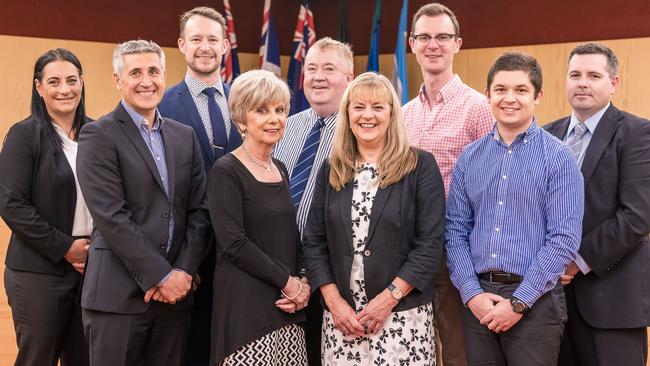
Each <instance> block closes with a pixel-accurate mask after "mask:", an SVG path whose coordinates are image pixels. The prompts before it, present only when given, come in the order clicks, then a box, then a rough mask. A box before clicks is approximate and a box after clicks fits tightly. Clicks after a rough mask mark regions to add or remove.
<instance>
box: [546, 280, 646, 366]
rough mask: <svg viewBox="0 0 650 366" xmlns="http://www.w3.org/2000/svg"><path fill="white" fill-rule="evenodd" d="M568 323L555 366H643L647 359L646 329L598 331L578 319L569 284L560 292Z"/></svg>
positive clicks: (580, 316)
mask: <svg viewBox="0 0 650 366" xmlns="http://www.w3.org/2000/svg"><path fill="white" fill-rule="evenodd" d="M564 292H565V293H566V303H567V310H568V313H569V321H568V322H567V324H566V328H565V331H564V337H563V338H562V346H561V348H560V358H559V362H558V365H559V366H609V365H625V366H645V365H646V361H647V359H648V333H647V330H646V328H636V329H598V328H594V327H592V326H591V325H589V324H587V322H586V321H585V320H584V319H583V318H582V315H581V314H580V311H579V309H578V304H577V303H576V296H575V291H574V287H573V284H570V285H568V286H566V287H565V288H564Z"/></svg>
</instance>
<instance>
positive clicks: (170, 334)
mask: <svg viewBox="0 0 650 366" xmlns="http://www.w3.org/2000/svg"><path fill="white" fill-rule="evenodd" d="M83 325H84V331H85V333H86V339H88V345H89V346H90V365H91V366H115V365H124V366H154V365H155V366H165V365H169V366H179V365H181V364H182V361H183V356H184V353H185V347H186V345H187V336H188V333H189V327H190V310H189V309H186V310H180V311H172V310H170V306H169V305H165V304H161V303H159V302H153V303H152V304H151V306H149V309H148V310H147V311H146V312H144V313H142V314H116V313H105V312H101V311H94V310H88V309H83Z"/></svg>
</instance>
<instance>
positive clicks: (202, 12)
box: [179, 6, 228, 38]
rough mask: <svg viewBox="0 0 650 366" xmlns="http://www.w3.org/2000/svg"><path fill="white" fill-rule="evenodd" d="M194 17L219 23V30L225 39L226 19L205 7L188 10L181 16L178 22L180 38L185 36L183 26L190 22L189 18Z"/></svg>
mask: <svg viewBox="0 0 650 366" xmlns="http://www.w3.org/2000/svg"><path fill="white" fill-rule="evenodd" d="M195 15H198V16H202V17H206V18H208V19H212V20H214V21H215V22H217V23H219V24H220V25H221V30H222V31H223V38H226V32H227V30H228V25H227V23H226V18H224V17H223V15H221V14H220V13H219V12H218V11H216V10H214V9H212V8H209V7H207V6H197V7H196V8H194V9H192V10H188V11H186V12H185V13H183V14H182V15H181V17H180V20H179V23H180V28H181V30H180V36H181V38H182V37H184V35H185V25H186V24H187V22H188V21H189V20H190V18H191V17H193V16H195Z"/></svg>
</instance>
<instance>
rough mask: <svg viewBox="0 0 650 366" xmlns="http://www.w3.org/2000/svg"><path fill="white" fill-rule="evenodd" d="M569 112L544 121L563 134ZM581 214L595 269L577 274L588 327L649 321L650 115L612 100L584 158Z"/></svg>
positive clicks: (585, 248)
mask: <svg viewBox="0 0 650 366" xmlns="http://www.w3.org/2000/svg"><path fill="white" fill-rule="evenodd" d="M569 122H570V118H562V119H559V120H557V121H555V122H553V123H550V124H548V125H546V126H545V128H546V130H548V131H549V132H550V133H552V134H553V135H555V136H556V137H557V138H559V139H564V137H565V135H566V133H567V130H568V127H569ZM581 170H582V175H583V176H584V184H585V215H584V219H583V234H582V242H581V244H580V251H579V253H580V255H581V256H582V257H583V258H584V259H585V261H586V262H587V264H589V266H590V267H591V269H592V272H590V273H588V274H587V275H585V276H582V275H579V276H576V278H575V279H574V281H573V283H574V287H575V292H576V299H577V302H578V308H579V310H580V313H581V315H582V316H583V318H584V319H585V320H586V321H587V322H588V323H589V324H590V325H591V326H593V327H596V328H603V329H621V328H641V327H645V326H647V325H650V241H649V240H648V237H647V235H648V233H649V232H650V123H649V122H648V121H647V120H645V119H642V118H639V117H636V116H634V115H632V114H629V113H626V112H623V111H620V110H619V109H617V108H616V107H614V106H613V105H611V106H610V107H609V108H608V109H607V111H606V112H605V114H604V115H603V117H602V118H601V120H600V122H599V123H598V127H596V130H595V131H594V135H593V136H592V138H591V141H590V143H589V146H588V147H587V151H586V153H585V158H584V161H583V163H582V168H581Z"/></svg>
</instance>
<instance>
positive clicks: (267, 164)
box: [241, 144, 273, 172]
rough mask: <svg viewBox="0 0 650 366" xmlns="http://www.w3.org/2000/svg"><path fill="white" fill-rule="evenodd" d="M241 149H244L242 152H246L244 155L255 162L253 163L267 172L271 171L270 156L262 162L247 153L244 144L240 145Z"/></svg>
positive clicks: (271, 162)
mask: <svg viewBox="0 0 650 366" xmlns="http://www.w3.org/2000/svg"><path fill="white" fill-rule="evenodd" d="M241 148H242V150H244V154H246V157H247V158H248V159H249V160H250V161H252V162H253V163H255V165H257V166H260V167H262V168H264V169H265V170H266V171H267V172H270V171H271V167H273V161H271V157H270V156H269V160H268V161H267V162H264V161H262V160H259V159H255V158H254V157H253V156H252V155H251V154H249V153H248V150H246V144H242V145H241Z"/></svg>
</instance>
